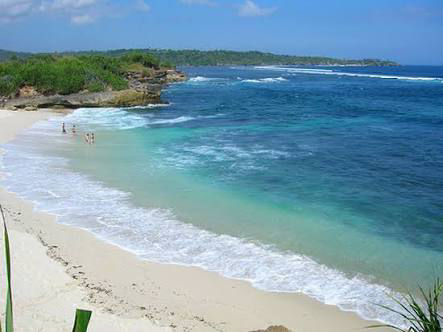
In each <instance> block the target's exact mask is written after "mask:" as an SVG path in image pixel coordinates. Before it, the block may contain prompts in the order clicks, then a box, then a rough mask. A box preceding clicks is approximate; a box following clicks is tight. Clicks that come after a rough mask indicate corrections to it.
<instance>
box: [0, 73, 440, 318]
mask: <svg viewBox="0 0 443 332" xmlns="http://www.w3.org/2000/svg"><path fill="white" fill-rule="evenodd" d="M182 69H183V70H184V71H185V72H186V73H187V74H188V76H189V77H190V79H189V80H188V81H187V82H184V83H177V84H173V85H171V86H170V87H169V88H168V89H167V90H165V91H164V93H163V98H164V99H165V100H167V101H169V102H170V103H171V104H170V105H161V106H151V107H146V108H131V109H79V110H76V111H75V112H74V113H73V114H70V115H68V116H67V117H66V118H64V119H61V118H59V117H58V118H54V119H51V120H49V121H43V122H40V123H37V124H36V125H35V126H34V127H32V128H31V129H29V130H27V131H26V132H24V133H23V134H22V135H20V136H18V137H17V138H16V139H15V140H14V141H12V142H10V143H8V144H5V145H2V146H1V148H3V149H4V150H6V152H7V153H6V154H5V155H4V156H3V160H2V161H1V166H2V170H3V171H4V172H6V173H7V176H6V177H5V178H4V179H2V180H1V182H0V184H1V185H3V186H5V187H7V188H8V189H9V190H10V191H13V192H16V193H18V194H19V195H20V196H21V197H23V198H26V199H29V200H32V201H34V202H35V203H36V206H37V209H39V210H43V211H47V212H50V213H53V214H56V215H57V216H58V220H59V222H61V223H66V224H70V225H73V226H76V227H81V228H84V229H87V230H89V231H91V232H92V233H94V234H95V235H96V236H97V237H99V238H102V239H105V240H107V241H110V242H112V243H114V244H117V245H119V246H121V247H123V248H125V249H127V250H130V251H132V252H134V253H136V254H137V255H138V256H139V257H140V258H142V259H146V260H149V261H155V262H162V263H174V264H182V265H192V266H199V267H202V268H203V269H206V270H210V271H216V272H218V273H220V274H222V275H224V276H226V277H230V278H238V279H244V280H248V281H250V282H251V283H252V284H253V286H255V287H257V288H260V289H264V290H269V291H278V292H301V293H304V294H307V295H309V296H311V297H314V298H316V299H318V300H320V301H322V302H324V303H327V304H333V305H337V306H339V307H340V308H342V309H343V310H352V311H356V312H358V313H359V314H360V315H361V316H362V317H365V318H371V319H379V320H382V321H384V322H390V323H394V324H401V321H399V320H398V318H397V317H396V316H394V315H392V314H390V313H389V312H386V311H385V310H384V309H382V308H380V307H379V306H377V305H376V304H387V305H390V304H392V300H391V299H390V297H389V296H388V294H390V293H392V292H394V293H397V292H403V291H405V290H407V289H411V290H414V289H416V286H417V283H420V284H421V285H423V286H425V287H426V286H429V285H430V284H431V283H432V281H433V279H434V278H435V277H437V276H440V277H443V67H432V66H401V67H382V68H375V67H315V68H314V67H313V68H307V67H303V68H299V67H289V66H266V67H196V68H195V67H194V68H187V67H186V68H182ZM63 120H64V121H65V122H66V124H67V128H68V129H70V128H71V126H72V125H73V124H75V125H76V127H77V130H78V131H79V134H78V135H77V136H73V135H71V134H67V135H63V134H62V133H61V130H60V129H61V121H63ZM89 131H93V132H95V133H96V137H97V138H96V144H94V145H91V146H90V145H88V144H86V143H85V142H84V140H83V133H84V132H89Z"/></svg>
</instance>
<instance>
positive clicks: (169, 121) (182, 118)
mask: <svg viewBox="0 0 443 332" xmlns="http://www.w3.org/2000/svg"><path fill="white" fill-rule="evenodd" d="M195 119H196V118H195V117H192V116H179V117H178V118H173V119H161V120H153V121H150V122H149V124H151V125H152V124H174V123H181V122H187V121H191V120H195Z"/></svg>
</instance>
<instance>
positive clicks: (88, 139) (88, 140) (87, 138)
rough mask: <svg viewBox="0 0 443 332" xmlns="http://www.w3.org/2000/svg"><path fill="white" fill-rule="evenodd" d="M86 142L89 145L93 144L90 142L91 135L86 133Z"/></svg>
mask: <svg viewBox="0 0 443 332" xmlns="http://www.w3.org/2000/svg"><path fill="white" fill-rule="evenodd" d="M85 142H86V143H87V144H91V140H90V138H89V133H86V134H85Z"/></svg>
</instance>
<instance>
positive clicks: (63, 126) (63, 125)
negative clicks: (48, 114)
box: [62, 122, 66, 134]
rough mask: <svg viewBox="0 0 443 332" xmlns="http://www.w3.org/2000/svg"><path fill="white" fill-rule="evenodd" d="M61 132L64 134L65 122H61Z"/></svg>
mask: <svg viewBox="0 0 443 332" xmlns="http://www.w3.org/2000/svg"><path fill="white" fill-rule="evenodd" d="M62 133H63V134H66V128H65V123H64V122H62Z"/></svg>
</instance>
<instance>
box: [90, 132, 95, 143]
mask: <svg viewBox="0 0 443 332" xmlns="http://www.w3.org/2000/svg"><path fill="white" fill-rule="evenodd" d="M94 143H95V134H94V133H91V144H94Z"/></svg>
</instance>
